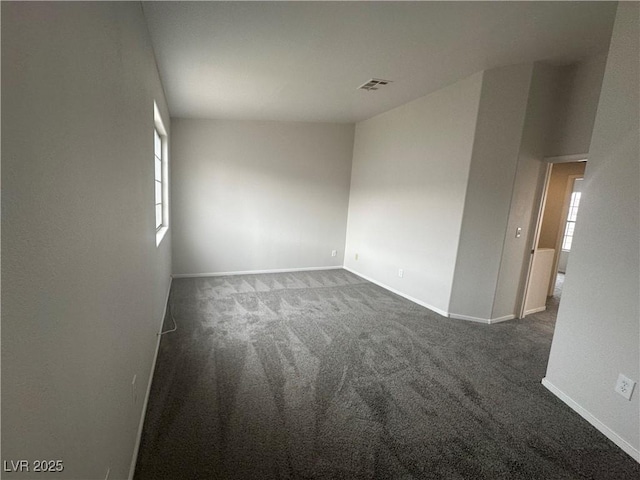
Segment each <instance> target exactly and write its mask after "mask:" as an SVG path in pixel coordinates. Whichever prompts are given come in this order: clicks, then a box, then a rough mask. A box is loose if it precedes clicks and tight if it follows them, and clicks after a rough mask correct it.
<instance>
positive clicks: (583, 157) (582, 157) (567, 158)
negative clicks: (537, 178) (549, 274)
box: [517, 153, 589, 318]
mask: <svg viewBox="0 0 640 480" xmlns="http://www.w3.org/2000/svg"><path fill="white" fill-rule="evenodd" d="M588 160H589V154H588V153H585V154H576V155H560V156H555V157H544V159H543V163H544V164H545V165H546V167H545V168H546V171H545V176H544V181H543V183H542V195H541V196H540V203H539V204H538V209H537V210H538V211H537V214H536V215H537V216H536V218H535V223H534V225H535V228H534V233H533V238H532V241H531V244H530V248H529V261H528V262H527V267H526V276H525V282H524V288H523V289H522V290H521V292H520V298H519V301H518V309H517V314H518V316H517V318H524V317H525V314H524V309H525V300H526V297H527V290H528V289H529V283H530V280H531V273H532V272H531V271H532V267H533V254H534V253H535V251H536V246H537V245H538V240H539V239H540V230H541V227H542V219H543V216H544V207H545V205H546V202H547V194H548V192H549V182H550V180H551V172H552V170H553V165H554V164H556V163H570V162H580V161H588ZM571 184H572V185H573V181H571ZM563 232H564V230H563ZM560 238H562V237H561V236H560ZM558 257H559V255H558ZM554 268H556V269H557V268H558V266H557V262H555V261H554Z"/></svg>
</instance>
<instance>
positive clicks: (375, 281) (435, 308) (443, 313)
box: [342, 266, 449, 317]
mask: <svg viewBox="0 0 640 480" xmlns="http://www.w3.org/2000/svg"><path fill="white" fill-rule="evenodd" d="M342 268H344V269H345V270H346V271H348V272H351V273H353V274H354V275H358V276H359V277H362V278H364V279H365V280H366V281H368V282H371V283H375V284H376V285H378V286H379V287H382V288H384V289H385V290H389V291H390V292H392V293H395V294H396V295H400V296H401V297H403V298H406V299H407V300H410V301H412V302H413V303H417V304H418V305H420V306H421V307H424V308H428V309H429V310H431V311H432V312H435V313H437V314H439V315H442V316H443V317H447V316H449V313H448V312H445V311H444V310H441V309H439V308H437V307H434V306H433V305H429V304H428V303H425V302H423V301H422V300H418V299H417V298H413V297H412V296H410V295H407V294H406V293H402V292H401V291H399V290H396V289H395V288H392V287H390V286H388V285H385V284H384V283H381V282H378V281H377V280H374V279H373V278H370V277H367V276H366V275H363V274H361V273H359V272H357V271H355V270H353V269H351V268H349V267H346V266H345V267H342Z"/></svg>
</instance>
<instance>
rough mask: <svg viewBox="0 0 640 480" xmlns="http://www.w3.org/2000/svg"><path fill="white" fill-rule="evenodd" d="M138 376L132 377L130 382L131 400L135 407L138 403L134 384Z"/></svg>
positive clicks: (136, 389)
mask: <svg viewBox="0 0 640 480" xmlns="http://www.w3.org/2000/svg"><path fill="white" fill-rule="evenodd" d="M137 378H138V376H137V375H134V376H133V380H131V397H132V398H133V404H134V405H135V404H136V403H137V402H138V388H137V384H136V380H137Z"/></svg>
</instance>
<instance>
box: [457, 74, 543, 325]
mask: <svg viewBox="0 0 640 480" xmlns="http://www.w3.org/2000/svg"><path fill="white" fill-rule="evenodd" d="M531 72H532V65H531V64H525V65H516V66H511V67H502V68H495V69H491V70H488V71H486V72H484V77H483V82H482V94H481V97H480V107H479V111H478V119H477V125H476V127H475V140H474V144H473V155H472V159H471V171H470V174H469V181H468V185H467V187H466V200H465V205H464V217H463V220H462V226H461V229H460V244H459V247H458V254H457V260H456V266H455V276H454V278H453V289H452V294H451V305H450V308H449V311H450V313H451V315H452V316H455V317H457V318H467V319H470V320H482V321H487V320H489V319H491V312H492V307H493V302H494V298H495V290H496V282H497V279H498V272H499V268H500V260H501V255H502V250H503V246H504V236H505V230H506V228H507V221H508V217H509V206H510V201H511V195H512V192H513V182H514V178H515V175H516V166H517V160H518V152H519V149H520V144H521V138H522V128H523V125H524V121H525V113H526V107H527V99H528V96H529V89H530V83H531Z"/></svg>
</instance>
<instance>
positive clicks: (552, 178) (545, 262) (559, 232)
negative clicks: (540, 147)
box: [520, 159, 586, 318]
mask: <svg viewBox="0 0 640 480" xmlns="http://www.w3.org/2000/svg"><path fill="white" fill-rule="evenodd" d="M585 167H586V159H585V160H581V161H555V162H549V163H548V166H547V175H546V178H545V183H544V190H543V195H542V201H541V203H540V207H539V215H538V221H537V224H536V225H537V226H536V232H535V236H534V242H533V246H532V249H531V259H530V262H529V271H528V275H527V281H526V284H525V293H524V298H523V301H522V307H521V311H520V318H523V317H525V316H527V315H529V314H532V313H537V312H541V311H544V310H547V308H552V309H554V310H556V311H557V308H558V305H559V302H560V298H561V295H562V286H563V284H564V274H565V272H566V265H567V262H568V259H569V256H570V252H571V243H572V240H573V229H574V227H575V220H576V217H577V213H578V208H579V204H580V199H581V197H582V178H583V177H584V170H585Z"/></svg>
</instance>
